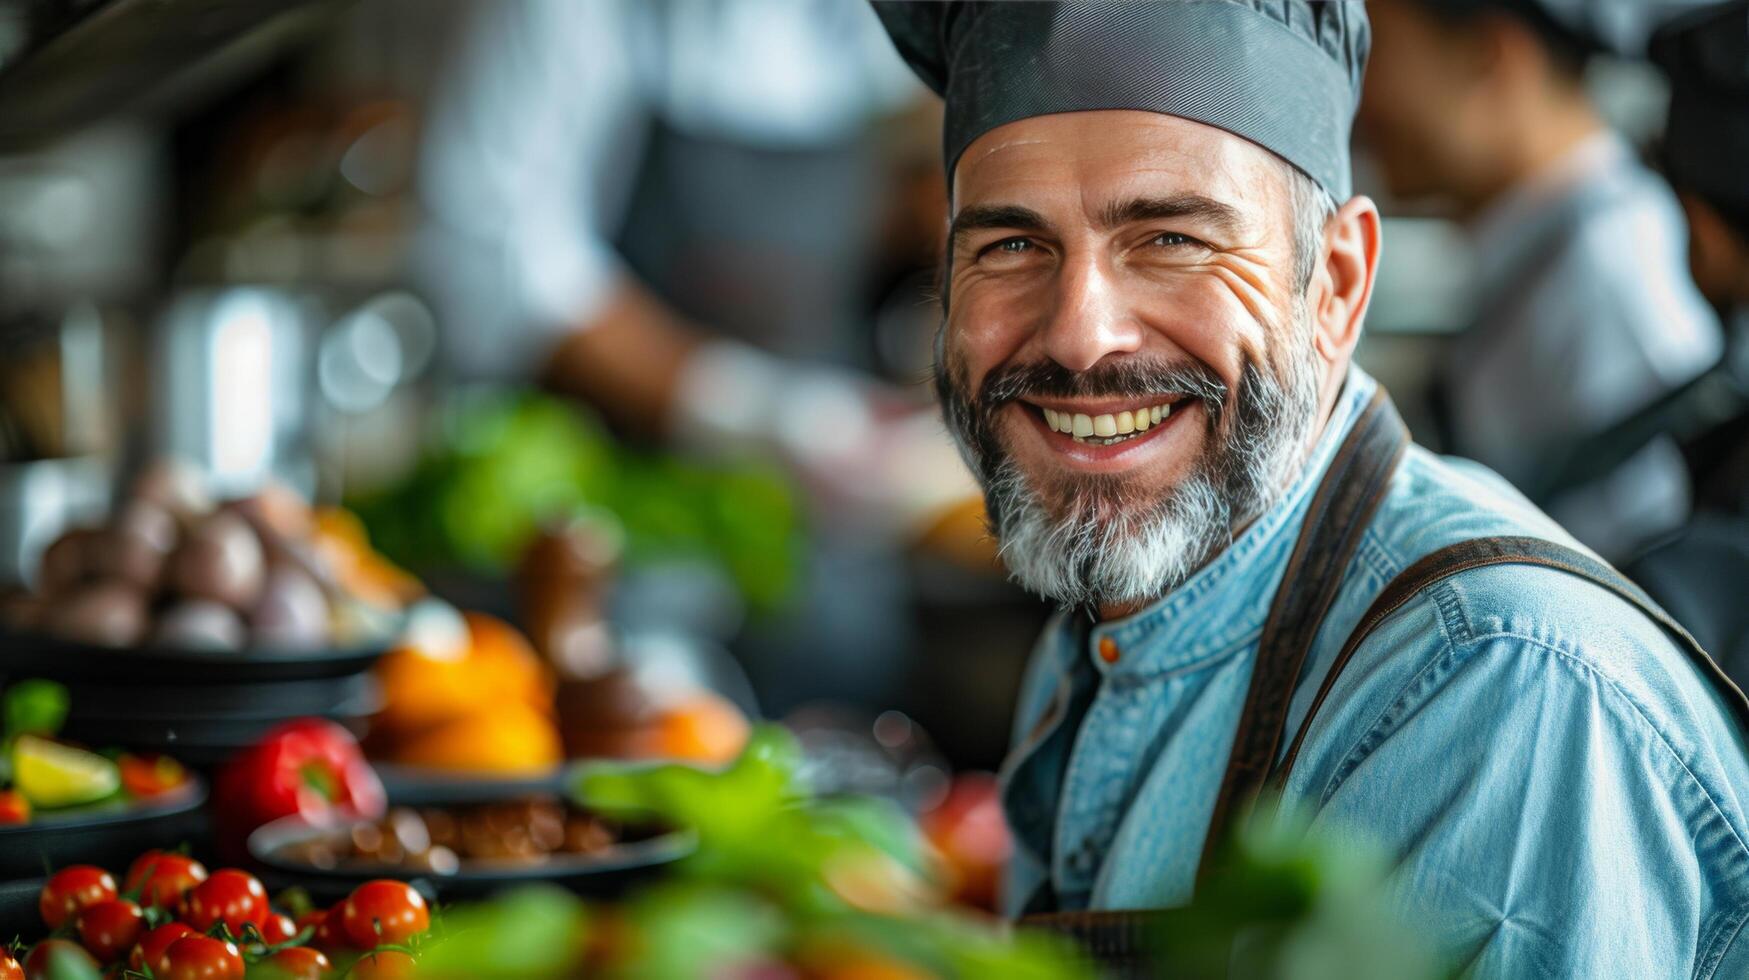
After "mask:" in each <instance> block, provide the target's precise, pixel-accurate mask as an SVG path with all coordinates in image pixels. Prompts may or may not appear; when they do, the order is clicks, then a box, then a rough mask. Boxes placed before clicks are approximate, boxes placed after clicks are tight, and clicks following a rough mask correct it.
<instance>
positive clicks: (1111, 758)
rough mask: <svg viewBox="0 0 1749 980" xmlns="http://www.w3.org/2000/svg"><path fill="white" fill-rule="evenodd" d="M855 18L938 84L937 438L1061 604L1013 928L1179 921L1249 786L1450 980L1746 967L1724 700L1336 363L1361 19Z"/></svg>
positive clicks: (1688, 662)
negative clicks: (1455, 965) (1372, 862)
mask: <svg viewBox="0 0 1749 980" xmlns="http://www.w3.org/2000/svg"><path fill="white" fill-rule="evenodd" d="M877 8H878V9H879V10H880V13H881V15H882V18H883V20H884V21H885V23H886V24H887V27H888V30H889V32H890V33H891V34H892V35H893V37H894V40H895V42H896V44H897V45H898V47H899V49H900V51H901V52H902V53H903V54H904V55H905V56H906V58H907V59H908V60H909V61H910V62H911V63H912V65H913V66H914V67H915V68H916V69H917V71H918V73H919V74H920V75H921V76H922V77H923V78H924V80H925V81H926V82H928V83H929V84H930V85H931V86H932V87H933V88H934V89H935V90H936V91H937V92H940V93H942V94H943V95H944V96H945V98H946V102H947V114H946V123H945V150H946V158H947V167H948V174H949V179H950V184H951V191H952V196H951V202H952V203H951V208H952V226H951V243H950V250H949V254H948V256H947V263H946V269H945V283H944V289H943V303H944V308H945V321H944V324H943V328H942V333H941V338H940V345H939V358H938V365H937V377H938V383H939V386H940V389H941V394H942V398H943V402H944V404H945V406H946V413H947V417H948V421H949V424H950V427H951V429H952V430H953V432H954V434H955V436H956V437H957V438H958V440H959V442H960V444H961V447H962V449H963V450H964V454H965V456H966V459H967V461H968V462H969V463H970V465H971V466H972V468H973V470H974V472H975V473H976V474H977V475H978V477H979V479H980V480H981V481H982V482H983V485H984V488H985V493H986V504H987V508H988V511H989V515H990V521H991V525H992V528H993V530H994V532H995V534H996V535H997V536H998V538H999V539H1000V541H1001V545H1002V549H1003V554H1004V557H1005V559H1006V560H1007V562H1008V565H1009V567H1010V569H1011V570H1012V572H1013V574H1014V575H1015V577H1016V578H1017V579H1018V580H1019V581H1021V582H1022V583H1023V584H1025V585H1027V586H1028V587H1029V588H1031V589H1033V590H1035V591H1037V592H1038V593H1040V594H1041V595H1044V596H1046V597H1047V598H1050V599H1052V600H1055V601H1056V602H1057V603H1059V604H1060V605H1061V606H1062V607H1063V611H1062V613H1061V614H1060V615H1059V616H1057V617H1056V618H1055V619H1054V620H1053V621H1052V623H1051V624H1050V625H1049V627H1048V628H1047V630H1046V632H1045V635H1044V636H1043V638H1042V639H1041V641H1040V644H1039V647H1038V649H1037V650H1036V651H1035V654H1034V659H1033V662H1032V664H1031V666H1030V668H1029V671H1028V676H1027V681H1026V683H1025V685H1024V688H1023V692H1022V696H1021V702H1020V705H1019V708H1018V712H1017V722H1016V733H1015V738H1016V745H1015V748H1014V751H1013V754H1012V755H1011V757H1010V759H1009V761H1008V763H1007V765H1006V766H1005V772H1004V779H1005V786H1004V794H1005V797H1004V798H1005V804H1006V806H1007V810H1008V814H1009V818H1010V822H1011V824H1012V825H1013V828H1014V831H1015V835H1016V839H1017V848H1016V857H1015V861H1014V864H1013V866H1012V867H1011V869H1010V875H1009V879H1008V883H1007V904H1008V908H1009V911H1010V912H1012V913H1015V914H1022V913H1035V912H1049V911H1074V910H1082V909H1133V908H1151V907H1162V906H1170V905H1174V904H1179V903H1182V902H1183V901H1185V900H1186V899H1187V898H1188V897H1189V896H1190V894H1191V892H1192V890H1193V888H1194V887H1195V884H1196V881H1197V879H1198V876H1199V874H1200V875H1206V874H1218V873H1219V860H1218V855H1219V853H1220V849H1219V847H1218V843H1219V841H1220V840H1221V838H1222V835H1223V834H1224V833H1226V832H1227V831H1228V829H1229V828H1230V827H1231V826H1232V823H1233V821H1235V820H1236V819H1241V818H1243V817H1244V816H1245V815H1246V814H1247V813H1249V812H1250V809H1249V803H1250V801H1251V800H1252V799H1253V798H1254V797H1255V795H1256V794H1257V793H1258V792H1259V791H1260V790H1263V789H1265V788H1271V787H1273V788H1278V789H1279V790H1280V791H1281V792H1282V793H1283V795H1284V796H1285V797H1286V798H1287V799H1288V800H1289V801H1290V802H1291V803H1293V804H1295V805H1296V806H1298V807H1299V808H1302V809H1304V810H1307V811H1309V812H1311V813H1312V814H1313V815H1314V816H1315V818H1316V819H1317V820H1318V821H1320V822H1327V823H1330V824H1335V825H1340V826H1343V827H1348V828H1353V829H1356V830H1358V831H1360V832H1361V833H1364V834H1366V835H1368V836H1370V837H1371V838H1373V839H1374V840H1376V841H1377V842H1379V843H1380V844H1382V845H1383V846H1384V847H1386V848H1387V849H1388V850H1389V851H1390V852H1391V853H1392V854H1393V855H1394V856H1395V858H1396V860H1397V861H1398V873H1397V875H1396V878H1395V881H1396V887H1397V889H1398V895H1399V897H1400V900H1401V904H1402V905H1403V907H1404V908H1405V910H1407V911H1408V912H1409V913H1410V914H1411V915H1413V916H1415V917H1416V918H1418V919H1420V920H1421V921H1423V922H1425V923H1426V924H1427V925H1428V927H1429V928H1430V929H1431V930H1433V933H1434V935H1435V936H1436V937H1437V939H1438V941H1439V942H1440V944H1441V946H1442V947H1443V948H1444V949H1445V950H1446V951H1447V952H1448V953H1449V954H1450V955H1451V956H1453V957H1454V959H1455V960H1457V961H1459V962H1461V963H1464V964H1466V965H1469V966H1472V967H1474V968H1475V969H1476V972H1477V973H1478V974H1480V975H1486V976H1525V975H1535V976H1574V977H1601V976H1678V975H1680V976H1695V977H1708V976H1715V975H1717V976H1745V975H1749V942H1743V941H1739V940H1738V935H1739V931H1740V929H1741V927H1742V926H1743V925H1744V923H1745V921H1749V847H1746V846H1745V844H1744V841H1745V840H1749V821H1746V819H1745V813H1744V808H1743V805H1742V801H1743V800H1745V799H1749V764H1746V762H1745V756H1744V748H1743V743H1742V731H1743V727H1742V726H1743V724H1744V718H1745V715H1746V714H1749V703H1745V702H1744V700H1743V696H1742V694H1741V693H1740V692H1738V691H1737V690H1736V689H1735V688H1734V687H1733V686H1731V684H1730V683H1729V681H1727V680H1724V679H1723V677H1722V676H1721V675H1719V674H1718V672H1717V670H1716V668H1714V667H1713V666H1712V664H1711V662H1710V661H1709V660H1707V659H1706V656H1705V654H1704V653H1703V652H1701V651H1700V650H1699V649H1698V648H1697V647H1695V646H1694V645H1693V643H1692V641H1691V640H1689V639H1688V638H1687V636H1686V634H1684V633H1683V632H1682V631H1681V628H1680V627H1678V626H1676V624H1674V623H1673V622H1670V621H1669V620H1668V618H1667V617H1665V616H1663V614H1662V613H1661V611H1659V610H1657V609H1656V608H1655V607H1653V606H1651V605H1650V604H1649V602H1647V601H1646V600H1644V598H1643V596H1641V595H1640V594H1639V593H1638V592H1637V590H1635V589H1634V588H1633V586H1631V585H1629V584H1627V583H1626V582H1625V581H1624V580H1622V579H1621V578H1620V577H1619V576H1618V575H1616V574H1615V573H1614V572H1613V570H1611V569H1610V568H1609V567H1608V566H1607V565H1604V564H1603V563H1601V562H1599V561H1598V560H1597V559H1596V558H1595V557H1594V556H1593V555H1591V554H1590V553H1588V552H1585V551H1584V550H1582V549H1581V548H1580V547H1579V546H1578V545H1577V544H1576V543H1575V542H1574V541H1573V540H1572V538H1571V537H1569V536H1568V535H1567V534H1566V533H1565V532H1563V531H1562V530H1561V529H1560V528H1559V527H1558V526H1556V525H1555V524H1553V523H1552V522H1551V521H1549V520H1548V518H1546V517H1544V516H1543V515H1542V514H1541V513H1539V512H1538V511H1536V509H1535V508H1534V507H1532V506H1531V505H1530V504H1529V503H1527V502H1526V501H1525V500H1524V499H1523V498H1522V497H1521V496H1520V495H1518V494H1517V493H1516V492H1515V491H1514V490H1512V489H1511V488H1510V487H1509V486H1508V485H1507V484H1506V483H1505V482H1504V481H1502V480H1501V479H1499V478H1498V477H1496V476H1495V475H1494V474H1492V473H1490V472H1488V471H1487V470H1485V469H1483V468H1481V467H1479V466H1477V465H1474V464H1470V463H1465V462H1462V461H1458V460H1442V459H1439V458H1436V457H1433V456H1432V455H1430V454H1428V453H1426V452H1424V451H1423V450H1421V449H1419V448H1416V447H1413V446H1410V445H1408V441H1407V436H1406V434H1405V433H1404V430H1403V427H1402V424H1401V422H1400V420H1399V419H1398V418H1397V416H1396V413H1395V412H1394V410H1393V409H1392V408H1391V406H1390V402H1389V400H1388V399H1387V398H1386V397H1384V394H1383V392H1382V391H1381V390H1380V389H1379V387H1378V385H1377V384H1376V383H1375V382H1374V381H1373V380H1372V379H1371V378H1369V377H1368V376H1367V375H1366V374H1365V373H1363V372H1362V371H1360V370H1359V369H1358V368H1355V367H1353V366H1351V364H1350V360H1351V357H1352V354H1353V351H1354V347H1355V344H1356V343H1357V342H1358V340H1359V338H1360V334H1361V326H1362V321H1363V319H1364V316H1365V312H1366V307H1367V300H1368V298H1369V295H1370V292H1371V289H1372V284H1373V277H1374V273H1375V271H1376V268H1377V265H1378V262H1379V260H1380V253H1381V247H1382V246H1381V242H1380V236H1379V218H1378V212H1377V210H1376V208H1375V207H1374V205H1373V204H1372V202H1371V201H1369V200H1367V199H1366V198H1364V197H1353V196H1351V190H1350V176H1349V162H1348V149H1347V148H1348V133H1349V128H1350V123H1351V118H1352V113H1353V108H1354V100H1355V94H1356V91H1357V87H1358V84H1359V80H1360V76H1361V73H1362V70H1363V66H1364V62H1365V57H1366V50H1367V25H1366V19H1365V10H1364V8H1363V7H1362V5H1361V4H1359V3H1342V2H1315V3H1313V2H1292V0H1267V2H1265V0H1255V2H1223V0H1202V2H1172V3H1116V4H1051V3H995V4H988V5H984V4H967V3H950V4H923V3H918V4H910V3H895V4H877Z"/></svg>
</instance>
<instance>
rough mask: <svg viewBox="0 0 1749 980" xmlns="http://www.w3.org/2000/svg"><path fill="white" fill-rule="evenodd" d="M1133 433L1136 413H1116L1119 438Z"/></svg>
mask: <svg viewBox="0 0 1749 980" xmlns="http://www.w3.org/2000/svg"><path fill="white" fill-rule="evenodd" d="M1134 431H1136V413H1134V412H1119V413H1117V434H1118V435H1120V436H1122V435H1128V434H1130V433H1131V432H1134Z"/></svg>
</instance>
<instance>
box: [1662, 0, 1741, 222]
mask: <svg viewBox="0 0 1749 980" xmlns="http://www.w3.org/2000/svg"><path fill="white" fill-rule="evenodd" d="M1652 58H1653V60H1654V61H1656V62H1657V63H1658V65H1659V67H1661V68H1663V69H1664V71H1665V73H1666V74H1667V75H1669V77H1670V117H1669V120H1668V122H1667V123H1666V124H1665V130H1664V160H1665V166H1666V169H1667V170H1668V171H1669V173H1670V181H1671V183H1673V184H1675V185H1676V186H1678V187H1680V188H1683V189H1684V190H1689V191H1692V192H1694V193H1695V194H1697V195H1699V196H1701V197H1703V198H1705V199H1706V200H1707V201H1708V202H1709V203H1711V204H1712V205H1713V206H1714V207H1715V208H1716V209H1717V210H1718V211H1720V212H1721V213H1723V214H1724V215H1725V216H1726V217H1728V218H1730V219H1731V220H1732V223H1733V224H1735V225H1736V226H1737V227H1738V228H1739V229H1740V230H1741V231H1742V232H1743V233H1744V234H1745V235H1749V0H1736V2H1732V3H1727V4H1724V5H1723V6H1717V7H1711V8H1708V9H1705V10H1702V11H1699V12H1698V13H1696V14H1695V15H1693V16H1689V17H1685V18H1682V19H1680V20H1677V21H1675V22H1672V23H1671V24H1670V25H1669V26H1667V27H1666V28H1664V29H1663V30H1662V31H1660V32H1659V33H1658V35H1657V36H1656V37H1655V38H1653V40H1652Z"/></svg>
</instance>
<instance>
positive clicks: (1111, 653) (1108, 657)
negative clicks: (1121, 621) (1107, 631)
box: [1099, 636, 1118, 664]
mask: <svg viewBox="0 0 1749 980" xmlns="http://www.w3.org/2000/svg"><path fill="white" fill-rule="evenodd" d="M1117 658H1118V652H1117V641H1116V640H1114V639H1112V638H1111V637H1109V636H1102V637H1100V638H1099V659H1101V660H1103V661H1105V662H1106V663H1108V664H1115V663H1117Z"/></svg>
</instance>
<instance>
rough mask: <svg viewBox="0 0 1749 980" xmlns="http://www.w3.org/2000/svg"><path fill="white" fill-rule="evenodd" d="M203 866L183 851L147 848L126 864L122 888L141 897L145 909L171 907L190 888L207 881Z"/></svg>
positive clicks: (172, 907) (179, 900)
mask: <svg viewBox="0 0 1749 980" xmlns="http://www.w3.org/2000/svg"><path fill="white" fill-rule="evenodd" d="M206 877H207V876H206V865H204V864H201V863H200V862H199V861H196V860H195V859H194V858H191V857H188V856H187V855H184V854H174V853H170V852H166V851H147V852H146V853H144V854H142V855H140V856H139V857H137V858H134V863H133V864H130V865H128V873H127V877H126V878H123V879H122V891H125V892H134V893H136V894H138V895H139V896H140V904H141V905H143V906H146V907H148V908H150V907H152V906H154V905H155V906H158V907H159V908H166V909H174V908H176V906H177V903H179V902H181V901H182V896H183V895H185V894H186V893H187V892H188V890H189V889H190V888H193V887H194V886H195V885H198V884H200V883H201V882H203V881H205V880H206Z"/></svg>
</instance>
